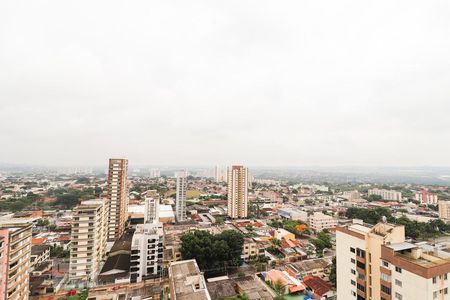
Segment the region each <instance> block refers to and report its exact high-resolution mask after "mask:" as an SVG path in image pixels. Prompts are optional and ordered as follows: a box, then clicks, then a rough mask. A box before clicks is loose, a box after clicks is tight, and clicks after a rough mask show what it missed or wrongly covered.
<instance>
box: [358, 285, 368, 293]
mask: <svg viewBox="0 0 450 300" xmlns="http://www.w3.org/2000/svg"><path fill="white" fill-rule="evenodd" d="M356 288H357V289H358V290H360V291H361V292H364V293H365V292H366V287H365V286H364V285H362V284H359V283H358V284H357V285H356Z"/></svg>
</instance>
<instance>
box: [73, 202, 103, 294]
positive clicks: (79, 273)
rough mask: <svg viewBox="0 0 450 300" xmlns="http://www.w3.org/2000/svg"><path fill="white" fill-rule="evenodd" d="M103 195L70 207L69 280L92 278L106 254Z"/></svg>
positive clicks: (74, 281) (92, 279) (83, 282)
mask: <svg viewBox="0 0 450 300" xmlns="http://www.w3.org/2000/svg"><path fill="white" fill-rule="evenodd" d="M107 212H108V209H107V201H106V199H94V200H85V201H82V202H81V203H80V204H79V205H78V206H77V207H75V209H74V210H73V220H72V233H71V246H70V269H69V282H70V283H71V284H81V285H84V284H86V283H88V282H94V281H95V280H96V278H97V275H98V273H99V272H100V270H101V264H102V262H103V260H104V258H105V255H106V240H107V218H108V214H107Z"/></svg>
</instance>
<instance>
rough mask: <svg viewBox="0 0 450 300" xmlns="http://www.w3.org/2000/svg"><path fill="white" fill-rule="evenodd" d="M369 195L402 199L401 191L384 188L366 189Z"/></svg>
mask: <svg viewBox="0 0 450 300" xmlns="http://www.w3.org/2000/svg"><path fill="white" fill-rule="evenodd" d="M368 194H369V196H370V195H377V196H380V197H381V199H383V200H389V201H401V200H402V192H398V191H394V190H384V189H371V190H369V191H368Z"/></svg>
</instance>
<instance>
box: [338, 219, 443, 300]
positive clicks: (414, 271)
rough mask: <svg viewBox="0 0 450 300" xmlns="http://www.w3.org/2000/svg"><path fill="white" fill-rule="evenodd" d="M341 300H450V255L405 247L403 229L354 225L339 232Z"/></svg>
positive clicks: (423, 246) (430, 248) (418, 246)
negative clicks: (449, 276) (449, 293)
mask: <svg viewBox="0 0 450 300" xmlns="http://www.w3.org/2000/svg"><path fill="white" fill-rule="evenodd" d="M336 250H337V251H336V257H337V295H338V299H357V300H378V299H381V300H390V299H396V300H399V299H400V300H402V299H403V300H409V299H426V300H432V299H438V300H442V299H448V297H449V295H448V288H449V285H450V280H449V279H448V273H449V272H450V252H448V250H447V249H436V248H434V246H431V245H427V244H424V243H417V244H413V243H408V242H405V229H404V227H403V226H399V225H392V224H386V223H379V224H377V225H375V226H373V227H370V226H367V225H363V224H352V225H348V226H346V227H340V228H338V230H337V233H336Z"/></svg>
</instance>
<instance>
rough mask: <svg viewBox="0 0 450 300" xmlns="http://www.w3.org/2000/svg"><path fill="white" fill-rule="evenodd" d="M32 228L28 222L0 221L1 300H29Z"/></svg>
mask: <svg viewBox="0 0 450 300" xmlns="http://www.w3.org/2000/svg"><path fill="white" fill-rule="evenodd" d="M32 227H33V225H32V224H31V223H30V222H29V221H28V220H22V219H6V218H5V219H0V300H6V299H8V300H26V299H28V294H29V287H28V285H29V272H30V266H31V262H30V258H31V229H32Z"/></svg>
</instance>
